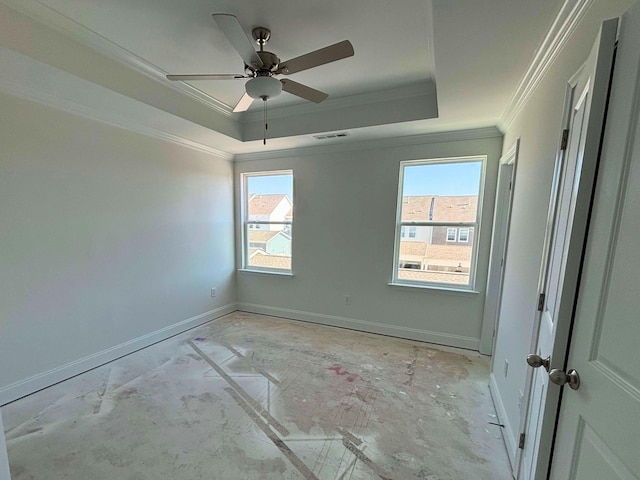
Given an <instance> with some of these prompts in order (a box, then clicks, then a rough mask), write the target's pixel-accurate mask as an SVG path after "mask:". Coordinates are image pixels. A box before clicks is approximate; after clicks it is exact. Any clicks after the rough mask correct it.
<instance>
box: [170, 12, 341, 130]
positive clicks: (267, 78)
mask: <svg viewBox="0 0 640 480" xmlns="http://www.w3.org/2000/svg"><path fill="white" fill-rule="evenodd" d="M212 17H213V20H214V21H215V22H216V24H218V26H219V27H220V29H221V30H222V31H223V32H224V34H225V35H226V37H227V39H228V40H229V42H230V43H231V45H232V46H233V48H235V50H236V51H237V52H238V53H239V54H240V57H242V60H244V65H245V68H244V70H245V73H244V74H189V75H167V79H169V80H182V81H184V80H236V79H245V78H249V79H250V80H249V81H247V82H246V84H245V91H246V93H245V94H244V95H243V96H242V98H241V99H240V101H239V102H238V103H237V104H236V106H235V108H234V109H233V111H234V112H243V111H245V110H247V109H248V108H249V107H250V106H251V103H252V102H253V100H254V99H258V98H259V99H262V100H263V101H264V102H265V117H266V101H267V99H269V98H273V97H276V96H278V95H280V93H281V92H282V90H284V91H285V92H288V93H291V94H293V95H296V96H298V97H300V98H304V99H305V100H309V101H312V102H315V103H320V102H322V101H323V100H325V99H326V98H327V97H328V96H329V95H328V94H326V93H324V92H321V91H320V90H316V89H314V88H311V87H307V86H306V85H303V84H301V83H298V82H294V81H293V80H289V79H281V80H278V79H276V78H275V76H276V75H280V74H283V75H290V74H292V73H297V72H301V71H303V70H308V69H309V68H313V67H317V66H319V65H324V64H326V63H330V62H335V61H336V60H341V59H343V58H347V57H351V56H352V55H353V45H351V42H349V40H344V41H342V42H338V43H335V44H333V45H330V46H328V47H325V48H321V49H319V50H315V51H313V52H310V53H307V54H305V55H301V56H299V57H296V58H292V59H291V60H287V61H286V62H280V59H279V58H278V57H277V56H276V55H275V54H273V53H271V52H267V51H266V50H264V46H265V45H266V43H267V42H268V41H269V39H270V38H271V31H270V30H269V29H268V28H264V27H256V28H254V29H253V30H252V32H251V33H252V35H253V38H254V40H255V41H256V43H257V44H258V45H259V46H260V50H259V51H256V50H255V48H254V47H253V45H252V43H251V40H249V38H248V37H247V35H246V34H245V32H244V30H243V28H242V25H240V22H239V21H238V19H237V18H236V17H235V16H234V15H230V14H226V13H214V14H213V15H212ZM265 128H266V122H265Z"/></svg>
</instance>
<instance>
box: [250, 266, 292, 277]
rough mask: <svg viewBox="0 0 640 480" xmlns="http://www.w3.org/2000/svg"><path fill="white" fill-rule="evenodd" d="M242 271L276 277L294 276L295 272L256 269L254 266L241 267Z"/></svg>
mask: <svg viewBox="0 0 640 480" xmlns="http://www.w3.org/2000/svg"><path fill="white" fill-rule="evenodd" d="M238 272H241V273H257V274H259V275H275V276H276V277H289V278H291V277H293V276H294V274H293V272H276V271H274V270H254V269H252V268H239V269H238Z"/></svg>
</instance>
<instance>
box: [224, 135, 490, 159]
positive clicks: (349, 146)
mask: <svg viewBox="0 0 640 480" xmlns="http://www.w3.org/2000/svg"><path fill="white" fill-rule="evenodd" d="M496 137H502V133H501V132H500V130H498V129H497V128H496V127H485V128H475V129H470V130H458V131H453V132H438V133H425V134H421V135H408V136H404V137H391V138H383V139H379V140H362V141H354V142H348V143H338V144H336V143H333V144H331V145H320V146H313V147H299V148H290V149H286V150H270V151H268V152H252V153H241V154H237V155H234V157H233V160H234V161H235V162H246V161H251V160H270V159H276V158H289V157H301V156H310V155H324V154H333V153H344V152H354V151H357V152H362V151H364V150H379V149H382V148H398V147H408V146H416V145H425V144H430V143H445V142H456V141H464V140H479V139H483V138H496Z"/></svg>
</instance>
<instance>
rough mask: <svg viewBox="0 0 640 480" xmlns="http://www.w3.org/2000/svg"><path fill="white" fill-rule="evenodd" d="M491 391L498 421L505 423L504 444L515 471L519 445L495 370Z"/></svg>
mask: <svg viewBox="0 0 640 480" xmlns="http://www.w3.org/2000/svg"><path fill="white" fill-rule="evenodd" d="M489 392H491V398H492V399H493V405H494V406H495V407H496V414H497V415H498V423H500V424H502V425H504V427H503V428H502V439H503V440H504V446H505V447H506V449H507V456H508V457H509V462H510V463H511V469H512V471H513V466H514V465H515V461H516V449H517V448H518V445H517V442H516V436H515V434H514V431H513V428H511V424H510V423H509V417H507V411H506V409H505V408H504V403H503V402H502V397H501V396H500V390H499V389H498V383H497V382H496V377H495V376H494V375H493V372H492V373H491V374H490V375H489Z"/></svg>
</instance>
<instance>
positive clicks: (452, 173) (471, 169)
mask: <svg viewBox="0 0 640 480" xmlns="http://www.w3.org/2000/svg"><path fill="white" fill-rule="evenodd" d="M484 164H485V158H484V157H464V158H451V159H434V160H418V161H406V162H401V164H400V185H399V198H398V215H397V230H396V231H397V234H396V247H395V258H394V271H393V283H400V284H415V285H424V286H437V287H444V288H456V289H468V290H471V289H473V286H474V280H475V278H474V277H475V265H476V261H477V260H476V259H477V246H478V235H477V232H478V231H479V227H480V211H481V204H482V180H483V176H484ZM410 229H412V231H413V232H414V235H413V236H412V237H411V236H402V235H400V232H401V231H402V230H405V231H406V232H409V231H411V230H410ZM409 237H410V238H409Z"/></svg>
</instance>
